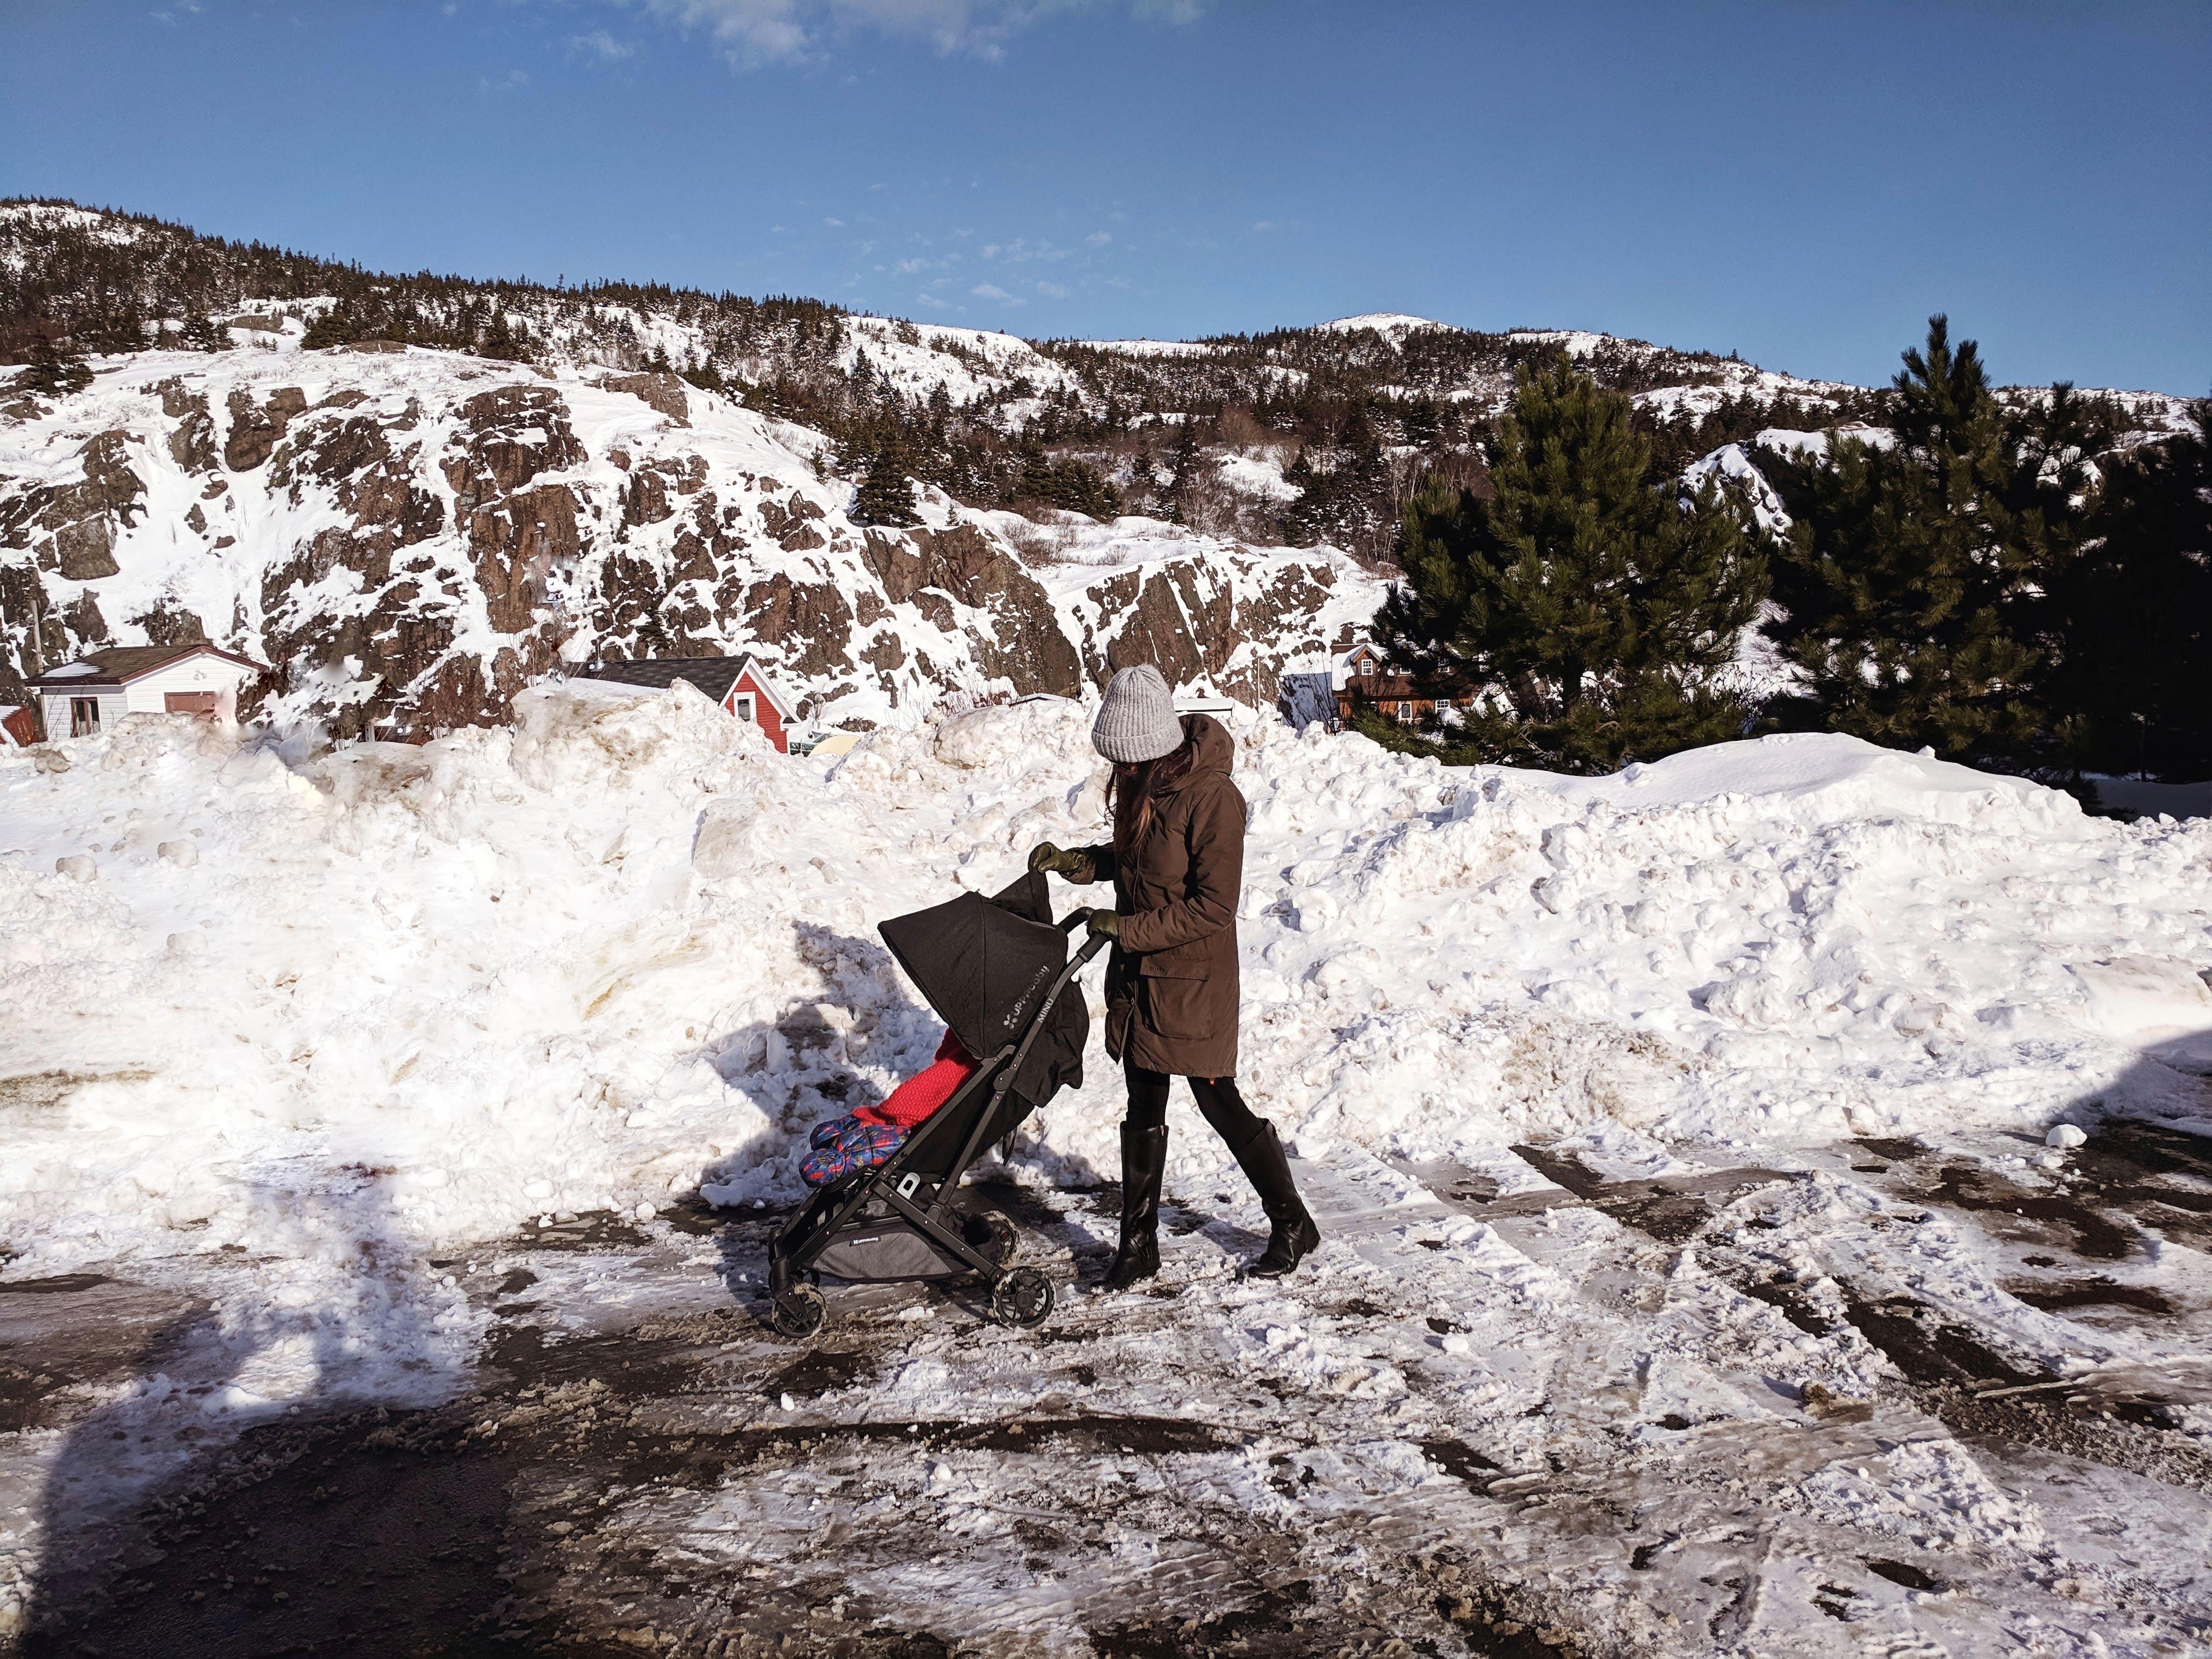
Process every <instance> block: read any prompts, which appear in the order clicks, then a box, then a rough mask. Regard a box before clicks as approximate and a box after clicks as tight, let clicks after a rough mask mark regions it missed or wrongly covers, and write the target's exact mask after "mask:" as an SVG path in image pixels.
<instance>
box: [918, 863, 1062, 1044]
mask: <svg viewBox="0 0 2212 1659" xmlns="http://www.w3.org/2000/svg"><path fill="white" fill-rule="evenodd" d="M1043 886H1044V880H1043V878H1042V877H1041V876H1034V875H1032V876H1025V877H1024V878H1022V879H1021V880H1020V881H1018V882H1016V883H1015V884H1013V886H1012V887H1010V888H1008V889H1007V890H1006V891H1005V892H1003V893H1000V894H999V895H998V896H996V897H994V898H985V897H984V896H982V895H981V893H963V894H961V895H960V896H959V897H958V898H956V899H952V900H950V901H948V902H945V903H943V904H938V905H933V906H932V907H930V908H928V909H927V910H917V911H915V913H914V914H913V915H905V916H894V917H892V918H891V920H890V921H886V922H884V924H883V925H882V926H881V927H880V928H879V929H878V932H880V933H882V934H883V936H884V944H886V945H889V946H890V950H891V954H892V955H893V956H895V957H897V958H898V963H899V966H900V967H902V968H903V969H906V971H907V974H908V976H909V977H910V978H912V980H913V981H914V982H915V985H916V986H917V987H920V989H921V994H922V995H923V996H924V997H925V998H927V1000H928V1002H929V1006H931V1007H932V1008H933V1009H935V1010H936V1011H937V1017H938V1018H939V1019H941V1020H943V1021H944V1022H945V1024H947V1025H949V1026H951V1028H952V1034H953V1036H957V1037H958V1038H959V1039H960V1042H961V1045H962V1046H963V1048H966V1049H967V1050H968V1052H969V1054H973V1055H975V1058H976V1059H978V1060H988V1059H989V1058H990V1057H991V1056H992V1055H993V1054H996V1053H997V1052H998V1051H999V1049H1000V1048H1002V1047H1003V1046H1004V1045H1006V1043H1008V1042H1017V1041H1018V1040H1019V1038H1020V1036H1021V1033H1022V1031H1023V1030H1024V1027H1026V1026H1027V1025H1028V1024H1029V1020H1030V1015H1031V1014H1032V1013H1034V1012H1036V1007H1037V1005H1038V1004H1039V1003H1040V1002H1042V1000H1044V995H1045V993H1046V992H1048V991H1049V990H1050V989H1051V988H1052V982H1053V981H1054V978H1056V977H1057V976H1058V975H1059V973H1060V969H1062V968H1064V967H1065V966H1066V964H1067V936H1066V934H1065V933H1061V932H1060V929H1059V928H1057V927H1054V926H1052V925H1051V922H1050V921H1049V919H1048V917H1049V912H1048V911H1047V910H1046V909H1045V906H1046V904H1047V903H1048V900H1047V898H1046V896H1045V895H1044V893H1043V891H1042V889H1043ZM1079 1052H1080V1050H1079Z"/></svg>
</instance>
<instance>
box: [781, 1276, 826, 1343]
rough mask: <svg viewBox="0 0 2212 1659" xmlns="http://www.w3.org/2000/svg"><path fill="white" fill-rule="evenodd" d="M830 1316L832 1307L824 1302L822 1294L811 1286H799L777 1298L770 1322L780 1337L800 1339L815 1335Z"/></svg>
mask: <svg viewBox="0 0 2212 1659" xmlns="http://www.w3.org/2000/svg"><path fill="white" fill-rule="evenodd" d="M828 1317H829V1304H827V1303H826V1302H824V1301H823V1299H822V1292H821V1291H817V1290H816V1289H815V1288H814V1287H813V1286H812V1285H794V1286H793V1288H792V1289H790V1290H787V1291H785V1292H784V1293H783V1294H782V1295H781V1296H780V1297H776V1299H775V1311H774V1312H773V1313H772V1314H770V1316H769V1322H770V1323H772V1324H773V1325H774V1326H775V1329H776V1334H778V1335H779V1336H788V1337H792V1338H794V1339H798V1338H804V1337H809V1336H811V1335H813V1334H814V1333H815V1332H817V1331H818V1330H820V1329H821V1328H822V1322H823V1320H824V1319H826V1318H828Z"/></svg>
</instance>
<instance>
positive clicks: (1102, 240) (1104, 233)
mask: <svg viewBox="0 0 2212 1659" xmlns="http://www.w3.org/2000/svg"><path fill="white" fill-rule="evenodd" d="M1083 240H1085V241H1086V242H1088V243H1090V244H1091V246H1093V247H1104V246H1106V244H1107V243H1109V242H1110V241H1112V240H1114V233H1113V232H1112V231H1110V230H1094V231H1092V232H1091V234H1089V235H1088V236H1086V237H1085V238H1084V239H1083Z"/></svg>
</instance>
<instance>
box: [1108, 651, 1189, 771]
mask: <svg viewBox="0 0 2212 1659" xmlns="http://www.w3.org/2000/svg"><path fill="white" fill-rule="evenodd" d="M1091 747H1092V748H1093V749H1096V750H1097V751H1098V752H1099V753H1100V754H1102V755H1103V756H1104V757H1106V758H1107V759H1108V760H1109V761H1113V762H1115V763H1117V764H1119V765H1124V766H1127V765H1133V764H1135V763H1137V762H1139V761H1148V760H1158V758H1159V757H1161V756H1163V755H1171V754H1173V753H1174V752H1175V751H1176V750H1178V749H1180V748H1182V720H1179V719H1177V718H1176V711H1175V698H1174V697H1173V696H1171V695H1170V693H1169V690H1168V683H1167V682H1166V681H1165V680H1164V679H1162V678H1160V671H1159V670H1158V669H1157V668H1155V667H1153V666H1152V664H1150V663H1148V662H1140V663H1139V664H1138V665H1136V666H1135V667H1134V668H1124V669H1123V670H1121V672H1119V673H1118V674H1116V675H1115V676H1114V678H1112V679H1111V680H1109V682H1108V683H1107V685H1106V700H1105V702H1102V703H1100V704H1099V705H1098V718H1097V720H1096V721H1094V722H1093V723H1092V725H1091Z"/></svg>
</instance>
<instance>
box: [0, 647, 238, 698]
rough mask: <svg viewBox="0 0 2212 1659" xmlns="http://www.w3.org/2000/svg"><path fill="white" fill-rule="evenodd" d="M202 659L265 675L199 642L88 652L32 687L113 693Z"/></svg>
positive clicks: (45, 674)
mask: <svg viewBox="0 0 2212 1659" xmlns="http://www.w3.org/2000/svg"><path fill="white" fill-rule="evenodd" d="M200 656H205V657H220V658H221V659H222V660H223V661H225V662H229V663H236V664H237V665H239V666H240V668H250V669H252V671H254V672H255V673H257V674H258V673H259V672H260V671H261V665H260V664H259V663H258V662H256V661H254V660H253V659H252V658H251V657H241V656H240V655H238V654H237V653H235V652H231V651H223V650H219V649H218V648H217V647H214V646H212V645H210V644H209V643H208V642H207V641H204V640H195V641H191V642H190V643H188V644H185V645H123V646H118V647H115V648H114V649H112V650H110V651H92V652H88V653H86V654H84V655H83V656H82V657H79V658H78V659H76V661H75V662H72V663H66V664H64V665H62V666H61V667H59V668H57V669H54V670H52V671H50V672H47V673H44V674H41V675H40V676H39V678H36V679H34V680H33V681H31V682H29V684H31V685H32V686H33V687H34V688H36V689H38V690H46V691H88V690H92V689H93V688H94V687H95V686H97V687H101V688H105V689H109V690H112V689H114V688H116V687H118V686H124V685H128V684H130V683H131V681H133V680H137V679H143V678H145V677H146V676H147V675H149V674H151V673H153V672H155V671H156V670H157V669H162V668H167V667H168V666H169V665H171V664H172V663H179V662H182V661H184V660H185V659H186V658H189V657H200Z"/></svg>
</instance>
